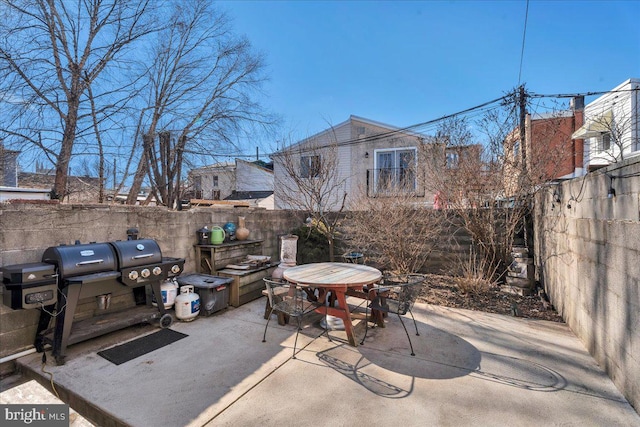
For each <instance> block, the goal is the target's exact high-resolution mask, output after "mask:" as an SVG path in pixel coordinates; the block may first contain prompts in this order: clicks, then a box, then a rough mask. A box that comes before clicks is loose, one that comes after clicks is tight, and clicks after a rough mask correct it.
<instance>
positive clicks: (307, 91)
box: [218, 0, 640, 153]
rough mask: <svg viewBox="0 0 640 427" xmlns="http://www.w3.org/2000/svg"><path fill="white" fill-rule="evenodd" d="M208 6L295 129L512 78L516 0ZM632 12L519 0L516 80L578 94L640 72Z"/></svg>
mask: <svg viewBox="0 0 640 427" xmlns="http://www.w3.org/2000/svg"><path fill="white" fill-rule="evenodd" d="M218 4H219V6H220V7H221V8H222V9H224V10H226V11H227V13H228V14H229V15H230V17H231V18H232V19H233V28H234V30H235V31H236V32H237V33H240V34H244V35H246V36H247V37H248V38H249V40H250V41H251V42H252V44H253V46H254V47H255V48H256V49H257V50H258V51H260V52H262V53H263V54H264V55H265V57H266V61H267V64H268V74H269V76H270V82H269V84H268V85H267V86H266V91H267V95H268V102H267V103H266V105H267V107H268V108H269V109H271V110H272V111H273V112H275V113H276V114H279V115H280V116H281V117H282V118H283V120H284V126H283V132H284V133H287V134H292V135H295V136H296V137H298V138H302V137H305V136H309V135H311V134H314V133H316V132H318V131H321V130H323V129H325V128H327V127H328V124H332V125H335V124H338V123H340V122H342V121H344V120H346V119H347V118H348V117H349V115H351V114H354V115H357V116H362V117H365V118H368V119H371V120H376V121H379V122H383V123H387V124H390V125H394V126H398V127H403V126H410V125H413V124H417V123H422V122H425V121H428V120H432V119H436V118H438V117H442V116H444V115H447V114H451V113H455V112H458V111H461V110H464V109H466V108H469V107H473V106H475V105H478V104H481V103H483V102H486V101H489V100H492V99H495V98H498V97H500V96H502V95H504V94H505V93H506V92H508V91H510V90H512V89H513V88H515V87H517V86H518V83H519V81H518V77H519V72H520V59H521V55H520V54H521V50H522V38H523V31H524V25H525V11H526V7H527V3H526V1H525V0H517V1H516V0H513V1H508V0H504V1H406V2H401V1H393V2H388V1H231V2H230V1H222V2H218ZM639 16H640V1H638V0H625V1H595V0H594V1H541V0H531V1H530V2H529V11H528V18H527V28H526V38H525V46H524V57H523V62H522V75H521V81H520V83H524V84H526V87H527V89H528V90H529V91H531V92H535V93H537V94H558V93H582V92H592V91H606V90H609V89H612V88H614V87H615V86H617V85H618V84H620V83H622V82H623V81H624V80H626V79H628V78H630V77H640V25H639V24H638V19H639V18H638V17H639ZM588 101H589V98H588V99H587V102H588ZM253 150H255V148H254V149H253ZM248 152H249V153H251V150H250V149H249V150H248Z"/></svg>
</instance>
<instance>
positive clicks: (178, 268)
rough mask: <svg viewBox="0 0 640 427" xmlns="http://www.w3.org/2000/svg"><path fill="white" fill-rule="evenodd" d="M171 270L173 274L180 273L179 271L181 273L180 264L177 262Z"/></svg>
mask: <svg viewBox="0 0 640 427" xmlns="http://www.w3.org/2000/svg"><path fill="white" fill-rule="evenodd" d="M171 272H172V273H173V274H178V273H180V266H179V265H177V264H176V265H174V266H173V267H171Z"/></svg>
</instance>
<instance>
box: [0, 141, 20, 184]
mask: <svg viewBox="0 0 640 427" xmlns="http://www.w3.org/2000/svg"><path fill="white" fill-rule="evenodd" d="M18 154H20V152H19V151H14V150H7V149H5V148H4V144H3V143H2V142H0V178H1V179H2V181H0V186H3V187H17V186H18Z"/></svg>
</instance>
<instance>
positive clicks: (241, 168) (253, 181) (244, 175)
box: [236, 160, 273, 191]
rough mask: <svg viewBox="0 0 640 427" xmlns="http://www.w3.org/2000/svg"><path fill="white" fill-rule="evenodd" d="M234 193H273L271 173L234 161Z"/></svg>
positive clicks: (247, 163)
mask: <svg viewBox="0 0 640 427" xmlns="http://www.w3.org/2000/svg"><path fill="white" fill-rule="evenodd" d="M236 191H273V172H272V171H270V170H267V169H264V168H262V167H260V166H257V165H254V164H253V163H250V162H246V161H244V160H236Z"/></svg>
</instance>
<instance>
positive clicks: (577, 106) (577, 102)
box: [569, 96, 584, 112]
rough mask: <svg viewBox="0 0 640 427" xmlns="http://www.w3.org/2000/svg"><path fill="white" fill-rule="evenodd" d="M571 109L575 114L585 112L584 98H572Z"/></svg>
mask: <svg viewBox="0 0 640 427" xmlns="http://www.w3.org/2000/svg"><path fill="white" fill-rule="evenodd" d="M569 107H570V108H571V111H573V112H576V111H582V110H584V96H574V97H573V98H571V100H570V101H569Z"/></svg>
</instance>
